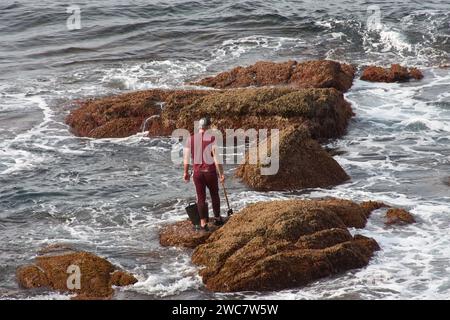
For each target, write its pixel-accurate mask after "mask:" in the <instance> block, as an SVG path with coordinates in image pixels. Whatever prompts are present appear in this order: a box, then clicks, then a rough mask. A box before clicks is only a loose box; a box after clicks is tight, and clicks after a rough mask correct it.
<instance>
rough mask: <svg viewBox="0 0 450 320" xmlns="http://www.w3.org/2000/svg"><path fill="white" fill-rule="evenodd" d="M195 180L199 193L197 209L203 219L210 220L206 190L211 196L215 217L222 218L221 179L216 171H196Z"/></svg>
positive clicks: (196, 189)
mask: <svg viewBox="0 0 450 320" xmlns="http://www.w3.org/2000/svg"><path fill="white" fill-rule="evenodd" d="M193 180H194V184H195V191H196V192H197V207H198V211H199V215H200V218H201V219H208V207H207V206H206V188H208V190H209V194H210V195H211V202H212V207H213V212H214V216H215V217H218V216H220V197H219V179H218V177H217V172H216V171H209V172H202V171H194V175H193Z"/></svg>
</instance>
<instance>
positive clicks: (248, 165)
mask: <svg viewBox="0 0 450 320" xmlns="http://www.w3.org/2000/svg"><path fill="white" fill-rule="evenodd" d="M268 140H269V141H268V142H263V143H262V144H263V145H265V144H267V145H268V146H270V145H271V143H272V142H271V138H269V139H268ZM258 150H259V149H258V148H257V147H254V148H252V149H250V150H249V152H248V153H247V155H246V157H245V163H244V164H241V165H240V166H239V167H238V168H237V170H236V176H237V177H239V178H240V179H241V180H242V182H243V183H245V184H246V185H247V186H249V187H251V188H253V189H256V190H261V191H268V190H298V189H305V188H319V187H320V188H325V187H330V186H334V185H338V184H340V183H343V182H345V181H347V180H349V179H350V177H349V176H348V175H347V173H346V172H345V171H344V169H342V167H341V166H340V165H339V164H338V163H337V162H336V160H334V159H333V158H332V157H331V156H330V155H329V153H328V152H326V151H325V150H324V149H322V147H321V146H320V145H319V143H318V142H317V141H316V140H314V139H312V138H311V137H310V135H309V132H308V130H307V129H305V128H304V127H300V128H295V127H291V128H288V129H285V130H283V131H281V133H280V135H279V152H278V154H279V157H277V158H275V156H274V157H272V158H270V157H267V159H260V158H259V160H260V161H258V163H256V164H254V162H252V159H258V158H257V156H258ZM277 162H278V164H276V163H277ZM271 168H272V169H273V170H276V171H275V172H276V174H270V169H271ZM264 170H266V171H264Z"/></svg>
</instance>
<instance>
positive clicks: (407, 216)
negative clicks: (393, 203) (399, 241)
mask: <svg viewBox="0 0 450 320" xmlns="http://www.w3.org/2000/svg"><path fill="white" fill-rule="evenodd" d="M386 219H387V220H386V222H385V223H386V224H387V225H393V224H398V225H405V224H411V223H415V222H416V219H414V217H413V216H412V214H411V213H409V212H408V211H406V210H404V209H398V208H392V209H389V210H388V211H387V212H386Z"/></svg>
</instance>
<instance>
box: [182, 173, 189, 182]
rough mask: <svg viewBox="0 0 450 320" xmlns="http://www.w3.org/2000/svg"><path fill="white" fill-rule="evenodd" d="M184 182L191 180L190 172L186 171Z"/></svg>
mask: <svg viewBox="0 0 450 320" xmlns="http://www.w3.org/2000/svg"><path fill="white" fill-rule="evenodd" d="M183 179H184V182H186V183H188V182H189V181H190V180H191V175H190V174H189V172H185V173H184V175H183Z"/></svg>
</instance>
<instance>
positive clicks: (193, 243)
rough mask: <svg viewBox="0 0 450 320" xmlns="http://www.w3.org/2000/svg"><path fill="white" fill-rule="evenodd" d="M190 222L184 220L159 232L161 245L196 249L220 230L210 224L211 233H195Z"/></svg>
mask: <svg viewBox="0 0 450 320" xmlns="http://www.w3.org/2000/svg"><path fill="white" fill-rule="evenodd" d="M192 227H193V226H192V223H191V222H190V221H189V220H183V221H179V222H175V223H173V224H169V225H166V226H164V227H163V228H162V229H161V230H160V232H159V243H160V244H161V245H162V246H164V247H168V246H173V247H185V248H191V249H193V248H195V247H197V246H198V245H200V244H202V243H205V241H206V240H207V239H208V238H209V236H210V235H211V234H212V233H213V232H214V231H216V230H217V229H219V228H220V226H216V225H214V224H213V223H208V227H209V231H207V232H205V231H195V230H194V229H193V228H192Z"/></svg>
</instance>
